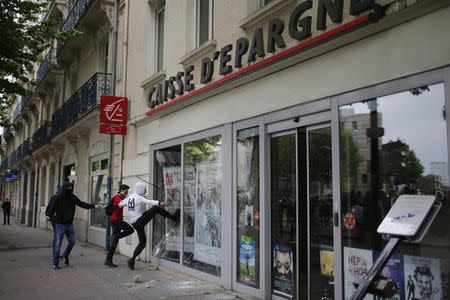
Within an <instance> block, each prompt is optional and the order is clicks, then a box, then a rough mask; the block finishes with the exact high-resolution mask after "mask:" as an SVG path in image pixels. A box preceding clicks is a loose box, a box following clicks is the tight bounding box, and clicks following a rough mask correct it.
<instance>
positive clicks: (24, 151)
mask: <svg viewBox="0 0 450 300" xmlns="http://www.w3.org/2000/svg"><path fill="white" fill-rule="evenodd" d="M17 151H18V158H17V159H18V160H19V161H21V160H22V159H24V158H25V157H27V156H28V155H30V154H31V152H32V150H31V139H30V138H27V139H26V140H25V141H23V143H22V145H20V146H19V147H18V148H17Z"/></svg>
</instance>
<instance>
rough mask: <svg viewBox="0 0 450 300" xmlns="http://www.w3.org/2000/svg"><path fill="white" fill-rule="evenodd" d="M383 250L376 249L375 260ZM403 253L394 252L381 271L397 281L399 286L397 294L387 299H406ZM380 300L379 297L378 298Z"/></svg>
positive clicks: (382, 274)
mask: <svg viewBox="0 0 450 300" xmlns="http://www.w3.org/2000/svg"><path fill="white" fill-rule="evenodd" d="M380 253H381V252H378V251H375V252H374V255H373V256H374V257H373V262H374V263H375V261H376V260H377V259H378V257H379V256H380ZM403 265H404V264H403V255H399V254H394V255H393V256H392V257H391V259H390V260H389V261H388V263H387V264H386V266H385V267H384V269H383V271H381V274H380V275H381V276H384V277H386V278H390V279H392V280H394V281H395V283H396V284H397V287H398V292H397V294H395V295H394V297H392V298H385V299H386V300H405V281H404V274H403ZM377 300H378V299H377Z"/></svg>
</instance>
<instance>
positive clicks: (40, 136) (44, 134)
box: [31, 122, 50, 151]
mask: <svg viewBox="0 0 450 300" xmlns="http://www.w3.org/2000/svg"><path fill="white" fill-rule="evenodd" d="M49 142H50V122H45V123H44V125H42V126H41V127H39V129H38V130H36V132H35V133H34V134H33V140H32V143H31V148H32V149H33V151H36V150H38V149H39V148H41V147H42V146H44V145H45V144H47V143H49Z"/></svg>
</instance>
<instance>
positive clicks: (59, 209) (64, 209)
mask: <svg viewBox="0 0 450 300" xmlns="http://www.w3.org/2000/svg"><path fill="white" fill-rule="evenodd" d="M75 206H79V207H81V208H84V209H91V208H101V207H102V206H101V205H92V204H89V203H86V202H83V201H81V200H80V199H78V197H77V196H75V195H74V194H73V186H72V184H71V183H70V182H64V184H63V186H62V193H61V194H59V195H57V196H56V198H55V199H54V204H53V205H52V207H51V208H50V209H49V212H48V216H54V219H55V223H56V240H55V244H54V246H53V255H52V259H53V265H52V267H53V269H55V270H58V269H59V251H60V249H61V244H62V239H63V236H64V234H65V235H66V237H67V240H68V243H67V248H66V250H65V251H64V254H63V257H64V264H65V265H66V266H68V265H69V255H70V251H72V248H73V246H75V230H74V229H73V218H74V216H75Z"/></svg>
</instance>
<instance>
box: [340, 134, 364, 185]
mask: <svg viewBox="0 0 450 300" xmlns="http://www.w3.org/2000/svg"><path fill="white" fill-rule="evenodd" d="M339 134H340V144H341V147H340V154H341V185H342V187H343V191H350V190H351V188H350V186H351V184H352V183H355V182H357V177H358V167H359V164H360V163H361V162H362V161H363V157H362V156H361V154H360V153H359V149H358V145H357V144H356V142H355V141H354V140H353V136H352V133H351V131H350V130H348V129H345V128H341V130H340V133H339Z"/></svg>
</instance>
